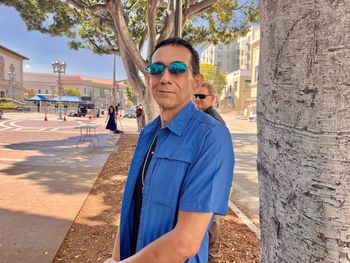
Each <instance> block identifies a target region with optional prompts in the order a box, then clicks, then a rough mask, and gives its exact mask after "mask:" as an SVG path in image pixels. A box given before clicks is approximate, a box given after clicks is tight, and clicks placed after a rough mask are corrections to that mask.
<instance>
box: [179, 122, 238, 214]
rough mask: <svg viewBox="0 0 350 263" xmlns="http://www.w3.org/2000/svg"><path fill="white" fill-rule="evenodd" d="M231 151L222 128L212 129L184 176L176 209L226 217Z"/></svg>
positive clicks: (230, 179)
mask: <svg viewBox="0 0 350 263" xmlns="http://www.w3.org/2000/svg"><path fill="white" fill-rule="evenodd" d="M233 168H234V152H233V145H232V140H231V135H230V133H229V131H228V129H227V128H226V127H225V126H222V125H217V126H215V127H214V128H212V129H211V130H210V131H209V132H208V134H207V136H206V138H205V139H204V141H203V145H202V147H201V149H200V151H199V154H198V157H197V159H196V160H195V161H194V162H193V163H192V165H191V168H190V170H189V172H188V174H187V175H186V178H185V181H184V185H183V188H182V192H181V198H180V206H179V208H180V210H183V211H191V212H204V213H214V214H220V215H226V213H227V205H228V198H229V193H230V188H231V184H232V179H233Z"/></svg>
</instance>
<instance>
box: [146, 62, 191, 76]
mask: <svg viewBox="0 0 350 263" xmlns="http://www.w3.org/2000/svg"><path fill="white" fill-rule="evenodd" d="M165 68H168V70H169V72H170V73H171V74H173V75H181V74H184V73H185V72H186V69H190V70H192V67H191V66H187V65H186V64H185V63H183V62H179V61H177V62H173V63H170V64H169V65H168V66H164V65H163V64H158V63H154V64H149V65H148V66H147V68H146V69H147V71H148V73H149V74H150V75H152V76H157V75H162V74H163V72H164V70H165Z"/></svg>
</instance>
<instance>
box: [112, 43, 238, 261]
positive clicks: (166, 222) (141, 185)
mask: <svg viewBox="0 0 350 263" xmlns="http://www.w3.org/2000/svg"><path fill="white" fill-rule="evenodd" d="M147 70H148V73H149V74H148V76H147V83H148V87H149V89H150V91H151V93H152V95H153V97H154V99H155V101H156V103H157V104H158V105H159V107H160V116H158V117H157V118H156V119H155V120H154V121H152V122H151V123H150V124H148V125H147V126H146V127H144V129H143V130H142V131H141V133H140V138H139V141H138V144H137V147H136V149H135V154H134V157H133V160H132V163H131V166H130V170H129V174H128V178H127V181H126V184H125V190H124V197H123V203H122V209H121V219H120V227H119V230H118V234H117V237H116V243H115V246H114V251H113V256H112V258H111V259H109V260H107V261H106V262H116V261H119V260H121V262H157V263H158V262H166V263H171V262H190V263H197V262H201V263H204V262H207V261H208V231H207V230H208V228H209V225H210V224H211V221H212V219H213V214H222V215H224V214H226V211H227V203H228V197H229V192H230V186H231V182H232V177H233V164H234V157H233V147H232V143H231V136H230V133H229V131H228V130H227V128H226V127H224V126H223V125H221V124H220V123H218V122H217V121H215V120H214V119H213V118H211V117H210V116H208V115H207V114H204V113H203V112H201V111H199V110H198V109H196V107H195V105H194V103H193V102H192V97H193V94H194V93H195V92H196V91H197V90H198V89H199V88H200V87H201V85H202V83H203V76H202V75H201V74H200V73H199V56H198V53H197V52H196V51H195V50H194V49H193V47H192V46H191V44H189V43H188V42H186V41H184V40H183V39H179V38H171V39H167V40H164V41H161V42H160V43H159V44H157V45H156V47H155V49H154V51H153V53H152V55H151V64H149V65H148V67H147Z"/></svg>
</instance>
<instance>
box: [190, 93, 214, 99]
mask: <svg viewBox="0 0 350 263" xmlns="http://www.w3.org/2000/svg"><path fill="white" fill-rule="evenodd" d="M208 96H211V95H209V94H193V97H195V98H196V99H200V100H204V99H205V98H206V97H208Z"/></svg>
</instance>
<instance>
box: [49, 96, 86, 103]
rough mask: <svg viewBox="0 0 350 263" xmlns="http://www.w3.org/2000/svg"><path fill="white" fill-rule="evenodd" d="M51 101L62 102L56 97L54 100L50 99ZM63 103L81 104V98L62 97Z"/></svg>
mask: <svg viewBox="0 0 350 263" xmlns="http://www.w3.org/2000/svg"><path fill="white" fill-rule="evenodd" d="M50 101H54V102H59V101H60V97H59V96H56V97H54V98H52V99H50ZM61 101H62V102H75V103H78V102H81V100H80V97H78V96H61Z"/></svg>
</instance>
